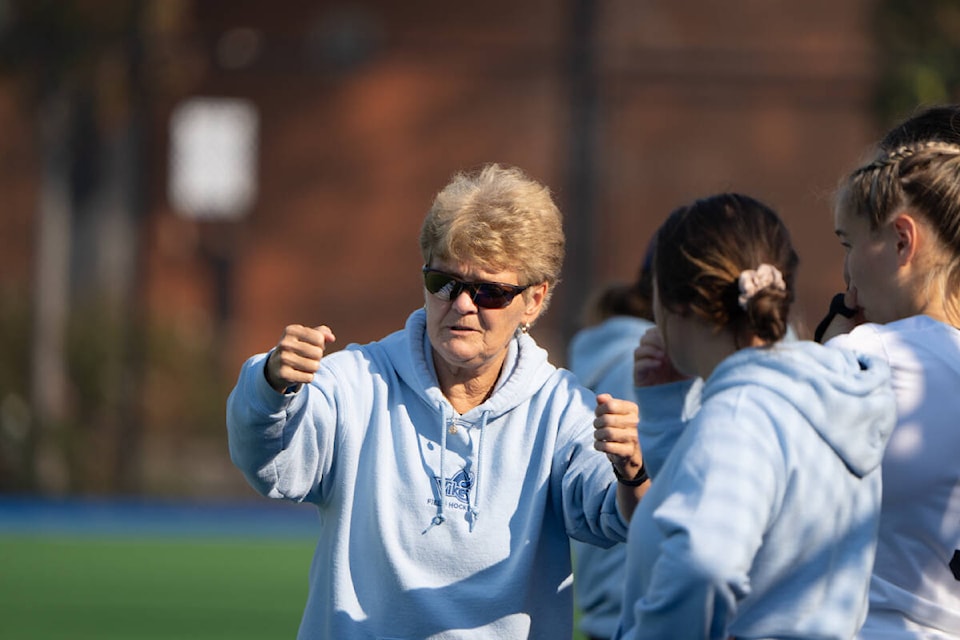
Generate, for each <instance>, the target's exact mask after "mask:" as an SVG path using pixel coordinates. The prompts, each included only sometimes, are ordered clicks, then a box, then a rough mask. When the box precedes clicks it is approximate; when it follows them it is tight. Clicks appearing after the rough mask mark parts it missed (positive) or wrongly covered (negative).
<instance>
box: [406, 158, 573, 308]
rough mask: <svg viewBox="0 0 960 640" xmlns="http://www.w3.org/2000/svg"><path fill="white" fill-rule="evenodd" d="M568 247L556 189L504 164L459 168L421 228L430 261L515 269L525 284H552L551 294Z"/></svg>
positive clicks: (424, 250) (422, 244)
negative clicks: (466, 168) (556, 200)
mask: <svg viewBox="0 0 960 640" xmlns="http://www.w3.org/2000/svg"><path fill="white" fill-rule="evenodd" d="M564 247H565V238H564V235H563V222H562V218H561V215H560V210H559V208H557V205H556V203H555V202H554V201H553V197H552V196H551V194H550V190H549V189H548V188H547V187H545V186H544V185H542V184H540V183H539V182H537V181H535V180H533V179H531V178H529V177H527V176H526V174H524V172H523V171H521V170H520V169H518V168H516V167H501V166H500V165H498V164H487V165H485V166H483V167H482V168H481V169H479V170H477V171H473V172H458V173H456V174H455V175H454V176H453V178H452V179H451V180H450V182H449V183H448V184H447V185H446V186H445V187H444V188H443V189H442V190H441V191H440V192H439V193H438V194H437V196H436V198H435V199H434V201H433V206H431V207H430V211H429V212H428V213H427V217H426V219H424V221H423V226H422V228H421V230H420V251H421V252H422V254H423V261H424V264H430V261H431V260H432V259H433V258H439V259H441V260H448V261H452V262H464V263H470V264H475V265H477V266H479V267H481V268H483V269H486V270H489V271H515V272H516V273H517V275H518V276H519V278H520V284H538V283H541V282H547V283H549V284H550V287H549V289H548V291H547V296H548V299H549V296H550V295H551V294H552V292H553V287H554V285H555V284H556V283H557V282H559V279H560V270H561V268H562V266H563V257H564ZM545 302H546V301H545Z"/></svg>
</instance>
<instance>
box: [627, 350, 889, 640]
mask: <svg viewBox="0 0 960 640" xmlns="http://www.w3.org/2000/svg"><path fill="white" fill-rule="evenodd" d="M889 378H890V371H889V368H888V367H887V365H886V364H885V363H883V362H882V361H881V360H879V359H876V358H872V357H870V356H865V355H863V356H856V355H854V354H852V353H851V352H848V351H841V350H839V349H833V348H828V347H824V346H821V345H818V344H815V343H812V342H781V343H779V344H778V345H777V346H775V347H773V348H770V349H743V350H741V351H738V352H737V353H735V354H733V355H732V356H730V357H728V358H727V359H725V360H724V361H723V362H721V363H720V364H719V365H718V366H717V368H716V369H715V370H714V371H713V373H712V374H711V375H710V377H709V378H708V379H707V380H706V381H704V386H703V391H702V398H701V401H702V405H701V407H700V410H699V412H697V413H696V415H695V416H694V417H693V418H692V419H691V420H690V421H689V422H688V423H687V424H686V425H683V424H678V418H677V417H678V416H679V415H680V414H681V411H682V403H683V400H684V398H685V397H686V396H685V393H684V392H683V389H684V385H668V386H667V387H666V388H663V389H661V388H658V387H650V388H647V389H640V390H638V391H639V399H640V403H641V406H642V407H643V409H642V415H641V422H646V421H648V420H651V421H654V422H660V423H661V426H662V425H663V424H666V423H667V422H669V421H670V420H671V419H672V420H673V421H674V423H675V424H674V427H673V428H661V429H660V432H661V433H663V434H668V435H669V434H676V433H679V434H680V435H679V437H678V438H677V439H676V442H675V444H674V446H673V448H672V451H670V452H669V455H667V457H666V459H665V461H663V463H662V468H660V469H657V472H656V474H655V475H654V480H653V484H652V486H651V488H650V490H649V491H648V492H647V494H646V495H645V496H644V498H643V500H642V501H641V503H640V505H639V507H638V508H637V511H636V512H635V513H634V516H633V519H632V521H631V526H630V538H629V542H628V544H627V547H628V571H627V581H626V592H625V593H626V596H625V605H624V610H623V617H622V618H621V624H620V630H619V632H618V636H617V637H618V638H626V639H630V640H636V639H639V638H658V639H660V638H671V639H673V640H683V639H685V638H697V639H700V638H711V639H712V638H717V639H722V638H728V637H730V636H734V637H736V638H740V639H743V638H820V639H833V638H836V639H841V638H842V639H844V640H848V639H849V638H851V637H853V635H854V634H855V633H856V631H857V629H858V628H859V627H860V625H861V624H862V623H863V620H864V617H865V615H866V609H867V590H868V584H869V579H870V570H871V567H872V564H873V557H874V552H875V549H876V543H877V524H878V517H879V507H880V492H881V486H880V485H881V480H880V467H879V465H880V460H881V458H882V456H883V452H884V447H885V445H886V442H887V439H888V438H889V436H890V433H891V431H892V428H893V424H894V421H895V419H896V407H895V401H894V396H893V392H892V389H891V387H890V381H889ZM649 431H650V430H648V432H649Z"/></svg>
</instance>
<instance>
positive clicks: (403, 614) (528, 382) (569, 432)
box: [227, 165, 649, 640]
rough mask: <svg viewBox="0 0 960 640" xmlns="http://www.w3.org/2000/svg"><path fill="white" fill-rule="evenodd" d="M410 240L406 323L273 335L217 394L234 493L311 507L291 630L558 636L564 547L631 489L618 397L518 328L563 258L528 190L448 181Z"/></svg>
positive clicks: (635, 483) (595, 535)
mask: <svg viewBox="0 0 960 640" xmlns="http://www.w3.org/2000/svg"><path fill="white" fill-rule="evenodd" d="M420 248H421V251H422V253H423V260H424V267H423V279H424V289H425V291H424V297H425V305H424V308H423V309H419V310H417V311H415V312H414V313H413V314H411V315H410V317H409V318H408V319H407V322H406V326H405V328H404V329H402V330H400V331H398V332H396V333H394V334H392V335H389V336H387V337H386V338H384V339H382V340H380V341H377V342H372V343H369V344H366V345H350V346H348V347H347V348H346V349H344V350H342V351H340V352H337V353H333V354H330V355H327V356H324V351H325V348H326V347H327V345H328V344H329V343H330V342H332V341H333V340H334V335H333V333H332V332H331V330H330V329H329V328H327V327H325V326H320V327H316V328H308V327H305V326H301V325H291V326H288V327H287V328H286V329H285V330H284V333H283V336H282V337H281V339H280V342H279V343H278V345H277V346H276V348H275V349H273V350H272V351H271V352H270V353H268V354H260V355H257V356H254V357H252V358H251V359H250V360H248V361H247V362H246V364H245V365H244V367H243V370H242V371H241V374H240V379H239V381H238V383H237V386H236V388H235V389H234V391H233V392H232V393H231V395H230V398H229V401H228V413H227V426H228V432H229V437H230V452H231V456H232V458H233V460H234V462H235V464H236V465H237V466H238V467H239V468H240V469H241V470H243V472H244V473H245V475H246V477H247V479H248V480H249V482H250V483H251V484H252V485H253V486H254V488H256V489H257V490H258V491H260V492H261V493H262V494H264V495H266V496H269V497H273V498H284V499H288V500H294V501H308V502H312V503H314V504H315V505H316V507H317V509H318V511H319V515H320V525H321V526H320V535H319V541H318V543H317V549H316V554H315V557H314V563H313V567H312V569H311V572H310V582H311V584H310V593H309V597H308V601H307V606H306V611H305V613H304V616H303V620H302V622H301V627H300V638H336V639H337V640H342V639H349V638H430V637H457V638H527V637H537V638H562V637H570V636H571V633H572V597H571V590H570V588H569V587H570V585H569V579H568V578H569V576H570V548H569V542H568V537H573V538H576V539H580V540H584V541H587V542H591V543H594V544H598V545H604V546H609V545H610V544H612V543H613V542H616V541H622V540H624V539H625V537H626V529H627V524H626V521H625V518H624V515H626V516H629V514H630V512H631V511H632V508H633V506H635V505H636V502H637V500H639V498H640V497H641V496H642V494H643V492H644V491H645V490H646V488H647V486H648V485H649V483H647V482H645V479H646V475H645V473H644V472H643V465H642V458H641V456H640V451H639V447H638V445H637V437H636V423H637V408H636V405H635V404H633V403H631V402H628V401H621V400H616V399H614V398H611V397H610V396H606V395H601V396H596V397H595V396H594V395H593V394H592V392H590V391H589V390H587V389H586V388H584V387H582V386H580V385H579V384H578V383H577V382H576V379H575V378H574V377H573V376H572V374H570V373H569V372H567V371H564V370H561V369H557V368H556V367H554V366H553V365H551V364H550V363H549V362H548V360H547V354H546V352H544V351H543V350H542V349H541V348H540V347H538V346H537V344H536V342H535V341H534V340H533V338H532V337H531V336H530V335H529V334H528V329H529V327H530V326H531V324H532V323H533V322H535V321H536V319H537V318H538V317H539V315H540V314H541V313H542V312H543V310H544V308H545V307H546V305H547V302H548V301H549V299H550V296H551V294H552V293H553V288H554V286H555V284H556V283H557V278H558V275H559V272H560V266H561V262H562V257H563V249H564V236H563V231H562V227H561V219H560V213H559V211H558V209H557V207H556V205H555V204H554V202H553V199H552V198H551V195H550V192H549V190H548V189H547V188H546V187H544V186H542V185H540V184H538V183H537V182H535V181H533V180H531V179H529V178H528V177H526V176H525V175H524V174H523V173H522V172H520V171H519V170H517V169H511V168H501V167H500V166H498V165H488V166H486V167H484V168H483V169H482V170H480V171H478V172H476V173H471V174H464V173H461V174H458V175H456V176H455V177H454V178H453V180H452V181H451V182H450V183H449V184H448V185H447V186H446V187H445V188H444V189H443V190H442V191H441V192H440V193H439V194H438V195H437V197H436V199H435V201H434V204H433V207H432V208H431V210H430V212H429V213H428V215H427V217H426V220H425V221H424V223H423V227H422V231H421V235H420ZM595 449H596V450H595ZM597 450H599V451H601V452H604V453H606V454H607V455H606V456H604V455H601V454H599V453H597ZM608 459H609V461H608ZM610 462H612V463H613V467H614V468H613V472H611V468H610ZM614 477H616V478H618V479H619V480H620V481H619V482H613V480H614ZM618 503H619V505H618ZM618 506H619V508H618Z"/></svg>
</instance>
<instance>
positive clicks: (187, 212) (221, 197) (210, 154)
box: [167, 98, 260, 220]
mask: <svg viewBox="0 0 960 640" xmlns="http://www.w3.org/2000/svg"><path fill="white" fill-rule="evenodd" d="M259 127H260V119H259V114H258V113H257V108H256V107H255V106H254V105H253V103H251V102H250V101H249V100H243V99H239V98H190V99H189V100H186V101H184V102H183V103H181V104H180V105H179V106H177V108H176V109H175V110H174V112H173V115H172V116H171V118H170V167H169V168H170V174H169V175H170V177H169V181H168V185H167V188H168V198H169V200H170V204H171V206H172V207H173V208H174V209H175V210H176V211H177V213H178V214H180V215H182V216H185V217H188V218H193V219H201V220H237V219H239V218H242V217H243V216H245V215H246V214H247V213H249V211H250V210H251V209H252V208H253V205H254V202H255V201H256V198H257V155H258V151H259Z"/></svg>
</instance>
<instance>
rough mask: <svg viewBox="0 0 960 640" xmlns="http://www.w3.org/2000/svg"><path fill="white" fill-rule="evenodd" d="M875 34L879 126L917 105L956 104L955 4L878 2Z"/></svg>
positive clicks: (958, 8)
mask: <svg viewBox="0 0 960 640" xmlns="http://www.w3.org/2000/svg"><path fill="white" fill-rule="evenodd" d="M875 30H876V38H877V45H878V46H877V50H878V54H879V60H878V61H879V69H878V71H879V80H878V86H877V95H876V101H877V104H876V106H877V114H878V117H879V120H880V123H879V124H880V125H881V126H882V127H887V126H889V125H891V124H893V123H894V122H896V121H898V120H900V119H902V118H903V117H905V116H907V115H909V114H910V113H912V112H913V111H914V110H915V109H916V108H917V106H919V105H930V104H939V103H945V102H960V2H957V0H878V2H877V4H876V13H875Z"/></svg>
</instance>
